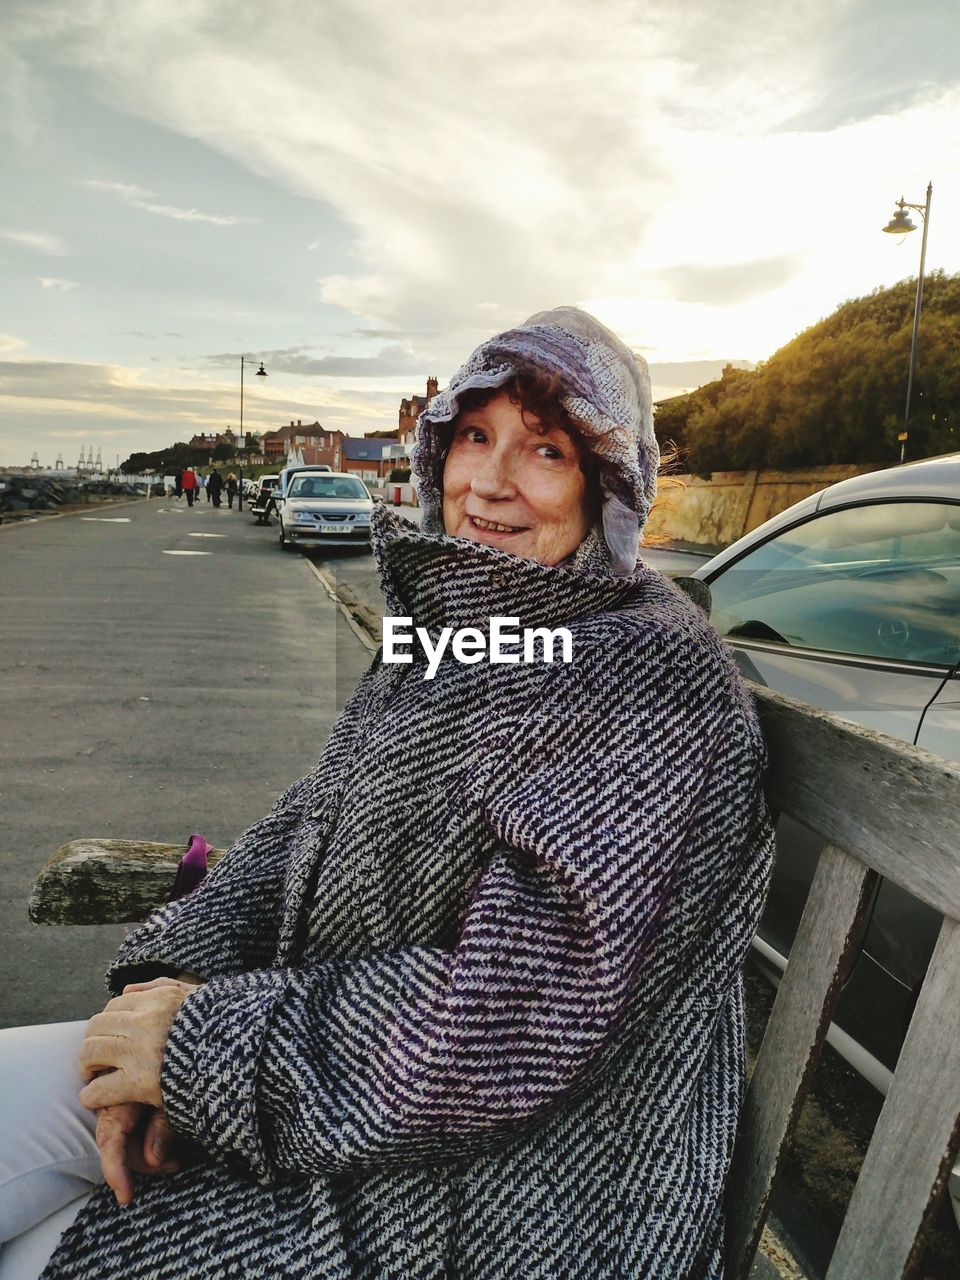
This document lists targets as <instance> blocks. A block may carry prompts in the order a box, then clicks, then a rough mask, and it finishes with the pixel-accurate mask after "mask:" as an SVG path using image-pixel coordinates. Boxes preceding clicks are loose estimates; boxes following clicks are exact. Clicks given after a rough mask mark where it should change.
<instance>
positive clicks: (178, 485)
mask: <svg viewBox="0 0 960 1280" xmlns="http://www.w3.org/2000/svg"><path fill="white" fill-rule="evenodd" d="M173 496H174V497H175V498H176V499H177V501H178V502H179V501H180V499H181V498H182V497H183V472H182V471H178V472H177V474H176V476H175V477H174V481H173Z"/></svg>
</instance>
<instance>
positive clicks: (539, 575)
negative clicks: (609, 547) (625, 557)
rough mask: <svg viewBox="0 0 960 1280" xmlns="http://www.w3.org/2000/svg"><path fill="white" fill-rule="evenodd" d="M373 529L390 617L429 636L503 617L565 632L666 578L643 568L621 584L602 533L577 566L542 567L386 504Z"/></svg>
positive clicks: (583, 547) (588, 542) (582, 550)
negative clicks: (428, 526) (430, 528)
mask: <svg viewBox="0 0 960 1280" xmlns="http://www.w3.org/2000/svg"><path fill="white" fill-rule="evenodd" d="M371 523H372V540H373V550H374V554H375V556H376V559H377V566H378V569H379V573H380V585H381V588H382V590H383V594H384V596H385V597H386V601H387V611H388V613H389V614H391V615H393V616H398V617H412V618H413V624H414V626H422V627H427V628H428V629H431V628H439V627H453V628H455V629H456V628H460V627H479V628H481V629H482V630H486V629H487V627H488V626H489V619H490V617H491V616H493V615H495V614H496V615H500V616H504V617H515V618H519V619H520V625H521V626H522V627H536V626H559V625H561V624H563V623H566V622H570V621H572V620H573V619H575V618H579V617H583V616H584V615H586V614H590V613H601V612H604V611H606V610H608V609H611V608H616V607H618V606H620V605H622V604H624V603H626V602H627V601H628V600H631V599H635V598H636V597H637V595H638V593H642V591H643V590H644V589H645V588H646V587H648V586H649V584H650V580H651V578H654V577H656V578H659V576H660V575H659V574H657V573H656V572H655V571H654V570H652V569H648V568H646V567H645V566H643V565H638V567H637V569H636V571H635V572H634V573H633V574H631V575H629V576H627V577H615V576H614V575H613V574H612V573H611V572H610V567H609V561H608V559H607V556H606V548H605V547H604V544H603V539H602V534H600V533H599V531H598V530H596V529H594V530H593V531H591V533H590V534H589V535H588V536H587V538H586V539H585V540H584V541H583V542H582V543H581V544H580V546H579V547H578V549H577V551H576V552H575V553H574V555H573V558H572V560H571V562H570V563H569V564H565V565H542V564H538V563H537V562H536V561H534V560H523V559H521V558H520V557H519V556H514V555H511V554H510V553H509V552H506V551H501V550H499V548H497V547H487V546H483V545H482V544H481V543H478V542H471V541H470V540H469V539H467V538H454V537H451V536H450V535H448V534H431V533H424V532H423V530H422V529H421V528H420V527H419V525H416V524H414V523H413V522H412V521H410V520H407V519H406V518H405V517H403V516H401V515H399V514H398V513H396V512H395V511H392V510H391V509H390V508H389V507H386V506H383V505H380V504H378V505H377V507H376V510H375V512H374V515H373V518H372V521H371Z"/></svg>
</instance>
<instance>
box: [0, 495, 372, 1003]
mask: <svg viewBox="0 0 960 1280" xmlns="http://www.w3.org/2000/svg"><path fill="white" fill-rule="evenodd" d="M367 559H368V560H369V559H372V557H370V556H369V555H368V556H367ZM368 662H369V654H368V652H367V650H366V648H365V647H364V646H363V644H362V643H361V642H360V641H359V639H358V638H357V635H356V634H355V632H354V630H353V629H352V628H351V627H350V626H349V625H348V624H347V622H346V620H345V619H344V617H343V615H342V613H341V612H340V611H339V610H338V608H337V607H336V604H335V603H334V602H333V601H331V600H330V598H329V597H328V595H327V594H326V593H325V592H324V591H322V590H320V589H319V585H318V583H317V582H316V579H315V577H314V576H313V574H312V573H311V570H310V567H309V564H308V563H307V562H306V561H305V560H304V559H302V558H301V557H300V556H290V555H285V554H283V553H281V551H280V550H279V549H278V547H277V539H276V531H275V530H268V529H263V528H257V527H256V526H255V525H254V523H253V521H252V519H251V517H250V516H249V514H248V512H247V511H246V510H244V511H243V512H242V513H240V512H237V511H236V510H234V511H230V510H228V509H227V508H226V507H222V508H221V509H220V510H216V509H215V508H214V507H212V506H210V505H208V504H207V503H205V502H203V503H201V505H199V506H197V507H194V508H192V509H190V508H187V506H186V504H185V501H184V500H182V499H181V501H180V503H179V504H178V503H176V502H174V501H169V502H168V501H166V500H164V499H152V500H149V501H147V500H144V501H139V502H133V503H130V504H128V505H125V506H123V507H122V508H116V507H114V508H112V509H110V510H107V511H104V510H101V509H95V510H94V511H92V512H90V513H89V514H88V515H77V516H72V517H67V518H56V519H50V520H42V519H41V520H38V521H37V522H36V523H29V524H16V525H11V526H6V525H4V526H3V527H2V528H0V700H2V706H3V716H2V720H0V813H2V814H3V822H2V827H0V931H2V936H3V940H4V942H3V945H4V951H5V954H6V955H7V957H14V956H15V957H16V974H17V977H16V981H10V980H8V981H7V982H5V983H4V984H3V987H2V989H0V1026H10V1025H17V1024H24V1023H35V1022H53V1021H59V1020H64V1019H75V1018H86V1017H89V1016H90V1014H91V1013H92V1012H94V1011H96V1010H97V1009H99V1008H100V1007H102V1004H103V999H104V989H103V982H102V974H103V971H104V969H105V967H106V965H107V963H108V961H109V959H110V957H111V956H112V955H113V953H114V951H115V950H116V947H117V945H118V943H119V942H120V940H121V938H122V936H123V934H124V929H123V927H122V926H111V927H105V928H95V927H90V928H65V927H57V928H38V927H36V926H34V925H32V924H30V922H29V921H28V919H27V914H26V903H27V897H28V895H29V891H30V887H31V885H32V883H33V880H34V878H35V876H36V874H37V871H38V870H39V868H40V866H41V865H42V863H43V862H44V861H45V859H46V858H47V857H48V856H49V855H50V854H52V853H53V852H54V851H55V850H56V849H57V848H58V847H59V846H60V845H62V844H64V843H66V842H67V841H68V840H73V839H77V838H79V837H83V836H102V837H111V838H120V837H128V838H140V839H151V840H164V841H167V840H169V841H171V842H173V843H180V842H181V841H182V842H184V843H185V842H186V839H187V836H188V835H189V834H190V832H191V831H201V832H202V833H203V834H204V835H206V836H207V838H208V839H209V840H210V841H211V842H212V843H213V844H215V845H217V846H220V847H225V846H226V845H228V844H229V843H230V842H231V841H232V840H233V839H234V837H236V836H237V835H239V834H240V832H241V831H243V830H244V829H245V828H246V827H247V826H249V825H250V823H251V822H254V821H255V820H256V819H258V818H260V817H261V816H262V815H263V814H264V813H266V812H267V810H268V809H269V808H270V806H271V805H272V804H273V801H274V800H275V799H276V797H277V796H278V795H279V794H280V793H281V792H282V791H283V790H285V789H286V788H287V787H288V786H289V785H290V784H291V783H292V782H294V781H295V780H296V779H297V778H299V777H301V776H302V775H303V774H305V773H307V772H308V771H309V770H310V769H312V768H313V766H314V764H315V763H316V760H317V758H318V757H319V754H320V751H321V748H322V746H323V743H324V741H325V739H326V736H327V733H328V731H329V729H330V727H331V725H332V723H333V721H334V719H335V718H336V715H337V713H338V711H339V709H340V708H341V707H342V705H343V703H344V701H345V700H346V698H347V697H348V696H349V694H350V692H351V691H352V689H353V687H354V685H355V684H356V682H357V680H358V679H359V677H360V675H361V673H362V672H363V670H364V669H365V667H366V666H367V664H368ZM7 971H8V974H9V972H10V969H9V959H8V969H7Z"/></svg>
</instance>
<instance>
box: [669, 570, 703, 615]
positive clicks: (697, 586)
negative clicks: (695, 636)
mask: <svg viewBox="0 0 960 1280" xmlns="http://www.w3.org/2000/svg"><path fill="white" fill-rule="evenodd" d="M672 581H673V584H674V586H676V587H679V588H680V590H681V591H683V592H685V593H686V595H688V596H689V597H690V599H691V600H692V601H693V603H694V604H695V605H699V606H700V608H701V609H702V610H703V612H704V613H705V614H706V615H707V617H708V618H709V617H710V610H711V608H712V607H713V597H712V596H711V594H710V588H709V587H708V586H707V584H706V583H705V582H701V581H700V579H699V578H674V579H672Z"/></svg>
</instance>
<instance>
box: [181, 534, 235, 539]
mask: <svg viewBox="0 0 960 1280" xmlns="http://www.w3.org/2000/svg"><path fill="white" fill-rule="evenodd" d="M226 536H227V535H226V534H225V533H189V534H187V537H188V538H225V537H226Z"/></svg>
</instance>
